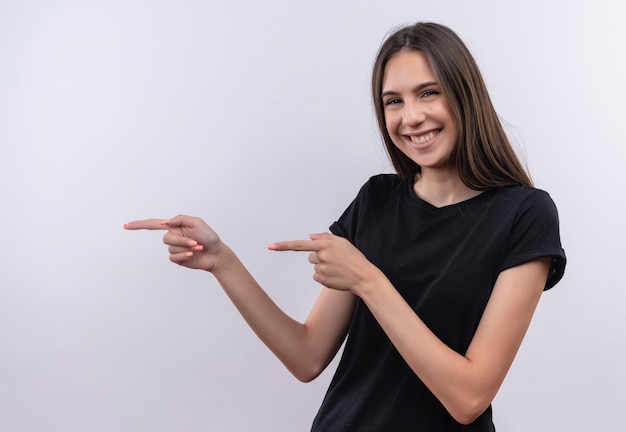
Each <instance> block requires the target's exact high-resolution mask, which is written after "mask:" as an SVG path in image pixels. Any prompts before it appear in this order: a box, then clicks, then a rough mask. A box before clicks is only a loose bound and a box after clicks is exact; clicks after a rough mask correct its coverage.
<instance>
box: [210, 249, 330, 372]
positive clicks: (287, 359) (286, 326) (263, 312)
mask: <svg viewBox="0 0 626 432" xmlns="http://www.w3.org/2000/svg"><path fill="white" fill-rule="evenodd" d="M220 255H221V256H220V260H219V263H218V265H216V267H215V269H213V271H212V273H213V275H214V276H215V277H216V279H217V281H218V282H219V283H220V285H221V286H222V288H223V289H224V291H225V293H226V294H227V295H228V297H229V298H230V300H231V301H232V303H233V304H234V305H235V307H236V308H237V310H238V311H239V313H240V314H241V315H242V317H243V318H244V319H245V321H246V322H247V323H248V325H249V326H250V327H251V328H252V330H253V331H254V332H255V333H256V335H257V336H258V337H259V339H261V341H262V342H263V343H264V344H265V345H266V346H267V347H268V348H269V349H270V350H271V351H272V352H273V353H274V354H275V355H276V356H277V357H278V358H279V360H280V361H281V362H282V363H283V364H284V365H285V366H286V367H287V369H288V370H289V371H290V372H291V373H292V374H293V375H294V376H295V377H296V378H298V379H299V380H302V381H310V380H311V379H313V378H315V377H316V376H317V375H318V374H319V373H320V372H321V371H322V370H323V368H324V367H325V366H326V365H327V364H328V362H329V359H328V358H327V357H328V356H329V355H332V354H334V353H332V354H330V353H329V352H328V350H327V349H326V350H324V349H323V348H322V347H321V346H320V344H319V340H318V339H319V338H317V339H316V338H315V334H314V332H312V331H311V328H310V326H309V325H307V324H306V323H305V324H303V323H300V322H298V321H296V320H294V319H292V318H291V317H289V316H288V315H287V314H286V313H285V312H283V311H282V310H281V309H280V308H279V307H278V306H277V305H276V303H274V301H273V300H272V299H271V298H270V297H269V295H268V294H267V293H266V292H265V291H264V290H263V289H262V288H261V287H260V286H259V284H258V283H257V282H256V280H255V279H254V278H253V277H252V275H251V274H250V273H249V272H248V270H247V269H246V268H245V266H244V265H243V264H242V263H241V261H240V260H239V258H238V257H237V256H236V255H235V254H234V252H233V251H232V250H231V249H230V248H228V247H227V246H224V251H223V253H221V254H220Z"/></svg>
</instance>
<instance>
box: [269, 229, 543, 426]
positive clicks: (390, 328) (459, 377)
mask: <svg viewBox="0 0 626 432" xmlns="http://www.w3.org/2000/svg"><path fill="white" fill-rule="evenodd" d="M270 249H273V250H295V251H310V252H311V254H310V255H309V261H310V262H311V263H312V264H314V268H315V274H314V276H313V278H314V279H315V280H316V281H317V282H319V283H321V284H322V285H324V286H326V287H328V288H333V289H337V290H341V291H351V292H352V293H353V294H355V295H357V296H359V297H360V298H361V299H362V300H363V301H364V302H365V304H366V305H367V306H368V308H369V309H370V311H371V312H372V314H373V315H374V317H375V318H376V320H377V321H378V323H379V324H380V325H381V327H382V328H383V330H384V331H385V333H386V334H387V336H388V337H389V339H390V340H391V342H392V343H393V344H394V346H395V347H396V349H397V350H398V351H399V352H400V354H401V355H402V357H403V358H404V360H405V361H406V362H407V364H408V365H409V366H410V367H411V369H412V370H413V371H414V372H415V374H416V375H417V376H418V377H419V378H420V379H421V380H422V382H424V384H425V385H426V386H427V387H428V388H429V389H430V391H431V392H433V394H434V395H435V396H436V397H437V398H438V399H439V401H440V402H441V403H442V404H443V405H444V406H445V408H446V409H447V410H448V412H449V413H450V414H451V415H452V416H453V417H454V418H455V420H457V421H458V422H459V423H463V424H469V423H471V422H473V421H474V420H475V419H476V418H477V417H478V416H480V414H482V413H483V412H484V410H485V409H487V407H488V406H489V404H490V403H491V401H492V400H493V398H494V397H495V395H496V393H497V391H498V389H499V388H500V385H501V384H502V382H503V381H504V377H505V376H506V374H507V372H508V370H509V368H510V366H511V364H512V363H513V359H514V358H515V355H516V353H517V351H518V349H519V347H520V345H521V343H522V340H523V338H524V335H525V334H526V330H527V329H528V326H529V325H530V321H531V318H532V316H533V313H534V311H535V308H536V306H537V303H538V302H539V298H540V297H541V293H542V292H543V289H544V287H545V284H546V280H547V277H548V271H549V267H550V258H549V257H546V258H539V259H536V260H533V261H530V262H528V263H525V264H522V265H519V266H516V267H513V268H510V269H508V270H505V271H503V272H502V273H500V275H499V276H498V279H497V281H496V284H495V286H494V288H493V292H492V294H491V297H490V299H489V302H488V303H487V306H486V308H485V311H484V313H483V315H482V318H481V320H480V323H479V325H478V328H477V330H476V333H475V335H474V337H473V339H472V342H471V343H470V346H469V348H468V349H467V352H466V353H465V356H462V355H461V354H459V353H457V352H456V351H454V350H452V349H451V348H449V347H448V346H447V345H445V344H444V343H443V342H442V341H441V340H440V339H439V338H438V337H437V336H436V335H435V334H434V333H433V332H432V331H431V330H430V329H429V328H428V327H427V326H426V325H425V324H424V322H423V321H422V320H421V319H420V317H419V316H418V315H417V314H416V313H415V311H414V310H413V309H412V308H411V307H410V306H409V305H408V304H407V303H406V301H405V300H404V299H403V298H402V296H401V295H400V294H399V293H398V291H397V290H396V289H395V288H394V287H393V286H392V284H391V282H390V281H389V280H388V279H387V277H386V276H385V275H384V274H383V273H382V272H381V271H380V270H379V269H378V268H376V267H375V266H374V265H373V264H372V263H370V262H369V261H368V260H367V259H366V258H365V256H363V255H362V254H361V252H359V251H358V250H357V249H356V248H355V247H354V246H353V245H352V244H351V243H350V242H348V241H347V240H345V239H343V238H341V237H337V236H334V235H332V234H326V233H324V234H314V235H312V236H311V240H296V241H291V242H281V243H276V244H274V245H270Z"/></svg>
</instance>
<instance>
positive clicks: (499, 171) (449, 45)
mask: <svg viewBox="0 0 626 432" xmlns="http://www.w3.org/2000/svg"><path fill="white" fill-rule="evenodd" d="M407 49H409V50H410V49H413V50H419V51H421V52H423V53H424V54H425V55H426V57H427V58H428V61H429V63H430V66H431V67H432V68H433V72H434V73H435V76H436V77H437V78H438V80H439V81H440V84H441V88H442V90H443V93H444V96H445V97H446V100H447V102H448V105H449V106H450V109H451V111H452V114H453V116H454V118H455V120H456V124H457V128H458V136H459V142H458V144H457V146H456V153H455V155H454V157H453V160H454V163H455V164H456V168H457V171H458V173H459V177H460V178H461V181H463V183H464V184H465V185H466V186H467V187H469V188H471V189H474V190H485V189H490V188H493V187H500V186H510V185H526V186H532V185H533V183H532V180H531V179H530V176H529V175H528V173H527V172H526V170H525V169H524V167H523V165H522V164H521V163H520V161H519V159H518V158H517V155H516V154H515V151H514V150H513V148H512V146H511V144H510V142H509V139H508V138H507V136H506V133H505V132H504V129H503V128H502V124H501V123H500V119H499V118H498V115H497V113H496V111H495V109H494V108H493V104H492V103H491V98H490V97H489V93H488V92H487V87H486V86H485V82H484V81H483V78H482V76H481V74H480V71H479V70H478V66H477V65H476V62H475V61H474V58H473V57H472V55H471V53H470V52H469V50H468V49H467V47H466V46H465V44H464V43H463V41H461V39H460V38H459V37H458V36H457V35H456V34H455V33H454V32H453V31H452V30H450V29H449V28H448V27H445V26H442V25H440V24H435V23H417V24H415V25H411V26H408V27H404V28H401V29H400V30H398V31H396V32H394V33H393V34H392V35H391V36H389V37H388V38H387V39H386V40H385V41H384V42H383V44H382V45H381V47H380V50H379V52H378V56H377V58H376V61H375V63H374V71H373V74H372V96H373V98H374V107H375V110H376V117H377V119H378V126H379V128H380V131H381V134H382V137H383V141H384V142H385V146H386V148H387V153H388V154H389V158H390V159H391V162H392V164H393V166H394V168H395V169H396V171H397V172H398V174H399V175H400V176H401V177H403V178H410V177H413V176H415V175H416V174H418V173H420V172H421V167H420V166H419V165H417V164H416V163H415V162H413V161H412V160H411V159H409V158H408V157H407V156H406V155H405V154H404V153H402V151H400V150H399V149H398V148H397V147H396V146H395V144H394V143H393V141H392V140H391V137H390V136H389V132H388V131H387V127H386V125H385V111H384V106H383V103H382V98H381V93H382V83H383V77H384V73H385V66H386V65H387V62H388V61H389V59H390V58H391V57H393V56H394V55H395V54H397V53H398V52H400V51H402V50H407Z"/></svg>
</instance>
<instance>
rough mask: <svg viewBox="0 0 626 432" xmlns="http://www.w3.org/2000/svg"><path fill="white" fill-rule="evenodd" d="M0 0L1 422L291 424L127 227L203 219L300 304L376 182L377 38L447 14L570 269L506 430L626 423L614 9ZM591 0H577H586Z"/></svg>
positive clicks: (551, 303) (286, 400)
mask: <svg viewBox="0 0 626 432" xmlns="http://www.w3.org/2000/svg"><path fill="white" fill-rule="evenodd" d="M582 3H583V2H576V3H573V2H565V1H563V2H558V1H553V2H545V1H538V0H532V1H525V2H518V3H517V5H512V4H508V3H507V4H506V5H504V2H498V1H496V0H477V1H472V2H460V1H459V2H453V1H451V0H448V1H439V2H418V1H415V0H406V1H386V2H365V1H356V0H351V1H344V2H341V1H328V0H320V1H317V2H312V3H311V2H309V3H301V2H294V1H287V0H285V1H280V0H270V1H265V2H256V1H248V2H235V1H232V2H217V1H200V0H197V1H193V0H181V1H177V2H167V1H148V0H134V1H133V0H129V1H121V0H106V1H105V0H92V1H85V0H65V1H61V0H49V1H44V0H41V1H35V0H25V1H21V0H19V1H18V0H1V1H0V163H1V166H2V169H1V170H0V198H1V201H0V202H1V206H2V207H1V209H2V213H1V214H2V223H1V224H0V240H1V250H0V430H2V431H12V432H22V431H27V432H34V431H47V432H54V431H59V432H60V431H63V432H68V431H91V432H99V431H113V430H114V431H117V432H126V431H148V430H149V431H174V430H176V431H250V430H254V431H301V430H307V429H308V427H309V426H310V422H311V420H312V417H313V416H314V414H315V412H316V410H317V408H318V406H319V403H320V402H321V399H322V397H323V394H324V392H325V389H326V386H327V384H328V382H329V380H330V377H331V375H332V372H333V370H334V365H331V368H330V369H331V370H328V371H327V372H325V374H324V375H323V376H322V377H320V378H319V379H318V380H317V381H315V382H314V383H311V384H301V383H298V382H297V381H296V380H295V379H294V378H292V377H291V376H290V375H289V374H288V373H287V372H286V370H284V369H283V367H282V366H281V364H280V363H279V362H278V361H277V360H275V359H274V358H273V356H272V355H271V354H270V353H269V351H268V350H267V349H266V348H265V347H264V346H263V345H262V344H261V343H260V342H259V341H258V340H257V339H256V338H255V337H254V336H253V334H252V332H251V331H250V330H249V329H248V328H247V327H246V325H245V324H244V323H243V321H242V320H241V319H240V317H239V316H238V315H237V313H236V312H235V310H234V308H233V307H232V306H231V304H230V303H229V301H228V300H227V298H226V296H225V295H224V294H223V292H222V291H221V289H220V288H219V286H217V284H216V283H215V282H214V281H213V280H212V278H211V277H210V275H205V274H201V273H200V272H192V271H189V270H185V269H182V268H179V267H177V266H175V265H172V264H170V263H169V262H168V260H167V253H166V251H165V248H164V247H163V246H162V244H161V240H160V234H159V233H154V232H125V231H123V230H122V224H123V223H124V222H126V221H128V220H132V219H137V218H146V217H159V218H165V217H171V216H173V215H175V214H177V213H187V214H195V215H200V216H202V217H203V218H205V219H206V220H207V221H209V223H211V224H212V225H213V226H214V228H215V229H216V230H218V232H219V233H220V234H221V236H222V237H223V239H225V241H227V242H228V243H229V244H230V245H231V246H232V247H233V248H234V249H235V250H237V251H238V252H239V253H240V255H241V257H242V259H243V260H244V261H245V262H246V263H247V264H248V265H249V267H250V269H251V270H252V272H253V273H254V274H255V275H256V276H257V277H258V279H259V280H260V282H261V283H262V284H263V285H264V286H266V287H267V289H268V291H269V292H270V293H271V295H272V296H273V297H274V298H275V299H276V301H277V302H278V303H279V304H280V305H281V306H282V307H284V309H285V310H287V311H288V312H289V313H290V314H292V315H294V316H295V317H296V318H300V319H301V318H304V317H305V316H306V313H307V311H308V309H309V307H310V306H311V303H312V301H313V299H314V298H315V296H316V294H317V291H318V287H317V286H316V284H315V283H314V282H313V281H312V280H311V277H310V276H311V269H310V267H309V265H308V263H307V262H306V257H305V256H304V255H298V254H291V255H286V254H275V253H274V254H272V253H269V252H267V251H266V249H265V246H266V245H267V244H268V243H271V242H274V241H279V240H287V239H293V238H300V237H304V236H306V235H307V234H308V233H309V232H315V231H322V230H325V229H326V228H327V226H328V225H329V224H330V223H331V222H332V221H333V220H335V219H336V218H337V217H338V216H339V214H340V213H341V212H342V211H343V209H344V208H345V206H346V205H347V204H348V203H349V201H350V200H351V199H352V198H353V196H354V195H355V194H356V192H357V190H358V188H359V186H360V185H361V184H362V183H363V182H364V181H365V180H366V179H367V177H368V176H370V175H372V174H375V173H378V172H381V171H389V170H390V169H389V166H388V163H387V161H386V157H385V155H384V153H383V151H382V145H381V144H380V142H379V139H378V136H377V133H376V130H375V127H374V121H373V114H372V109H371V103H370V101H369V93H368V82H369V75H370V68H371V64H372V61H373V58H374V55H375V52H376V50H377V48H378V45H379V43H380V42H381V40H382V39H383V37H384V35H385V34H386V33H387V32H388V30H389V29H390V28H392V27H394V26H396V25H399V24H406V23H411V22H414V21H418V20H433V21H437V22H441V23H443V24H446V25H449V26H450V27H452V28H453V29H454V30H456V31H457V32H458V33H459V34H460V36H461V37H462V38H463V39H464V40H465V41H466V42H467V43H468V45H469V46H470V48H471V49H472V50H473V52H474V54H475V56H476V58H477V60H478V61H479V63H480V65H481V67H482V70H483V72H484V75H485V78H486V80H487V83H488V85H489V88H490V90H491V92H492V97H493V99H494V101H495V104H496V107H497V108H498V110H499V112H500V114H501V115H502V117H503V118H504V119H505V120H506V121H507V122H508V123H509V124H510V126H511V133H512V134H513V136H514V137H515V139H516V141H517V143H518V145H519V146H520V148H522V149H523V152H524V153H526V154H527V160H528V163H529V166H530V168H531V171H532V173H533V176H534V178H535V180H536V182H537V184H538V186H539V187H541V188H543V189H546V190H548V191H549V192H550V193H551V195H552V197H553V198H554V200H555V201H556V203H557V205H558V207H559V210H560V216H561V221H562V239H563V244H564V247H565V248H566V251H567V254H568V258H569V265H568V269H567V273H566V276H565V278H564V279H563V281H562V282H561V283H560V284H559V285H558V286H557V287H556V288H555V289H554V290H552V291H550V292H548V293H546V294H545V295H544V298H543V299H542V302H541V304H540V307H539V309H538V311H537V314H536V318H535V320H534V322H533V324H532V326H531V329H530V331H529V334H528V336H527V338H526V340H525V342H524V345H523V347H522V349H521V351H520V353H519V355H518V358H517V360H516V362H515V364H514V366H513V368H512V370H511V372H510V374H509V376H508V378H507V380H506V382H505V384H504V386H503V388H502V389H501V391H500V394H499V395H498V397H497V399H496V401H495V402H494V409H495V420H496V422H497V423H496V424H497V426H498V427H499V428H500V429H502V430H506V431H509V432H517V431H519V432H521V431H529V430H532V431H590V430H602V431H620V430H623V428H624V424H626V414H625V413H626V411H625V410H624V400H626V398H625V394H624V392H625V390H624V389H625V388H626V376H625V372H624V367H623V365H624V364H626V358H625V357H626V355H625V348H624V342H625V324H624V318H623V315H624V312H623V311H624V307H625V306H626V304H625V303H626V294H625V292H624V286H625V284H624V278H623V275H622V271H623V267H622V266H623V261H624V257H625V253H624V241H625V240H626V238H625V237H626V236H625V230H624V221H625V220H626V212H625V210H624V204H623V199H624V196H625V194H624V192H625V186H624V184H625V182H626V178H625V176H626V175H625V174H624V171H623V170H622V169H621V168H622V165H623V163H624V160H625V158H626V150H625V147H626V146H625V143H624V138H623V130H624V114H626V110H625V109H624V101H625V100H626V84H625V81H624V76H626V70H625V69H626V67H625V63H626V62H625V58H624V48H623V42H624V41H625V40H626V30H625V27H624V26H623V17H624V16H625V12H626V7H625V6H624V3H623V2H620V1H619V0H615V1H609V0H599V1H595V2H593V3H592V6H591V5H590V6H583V5H582ZM590 4H591V3H590Z"/></svg>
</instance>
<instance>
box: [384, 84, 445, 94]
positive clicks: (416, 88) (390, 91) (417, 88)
mask: <svg viewBox="0 0 626 432" xmlns="http://www.w3.org/2000/svg"><path fill="white" fill-rule="evenodd" d="M438 84H439V83H437V82H435V81H428V82H425V83H422V84H419V85H418V86H415V88H413V93H416V92H418V91H420V90H421V89H423V88H425V87H430V86H433V85H438ZM397 94H399V93H398V92H397V91H393V90H387V91H384V92H382V94H381V95H380V97H381V98H384V97H385V96H395V95H397Z"/></svg>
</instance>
